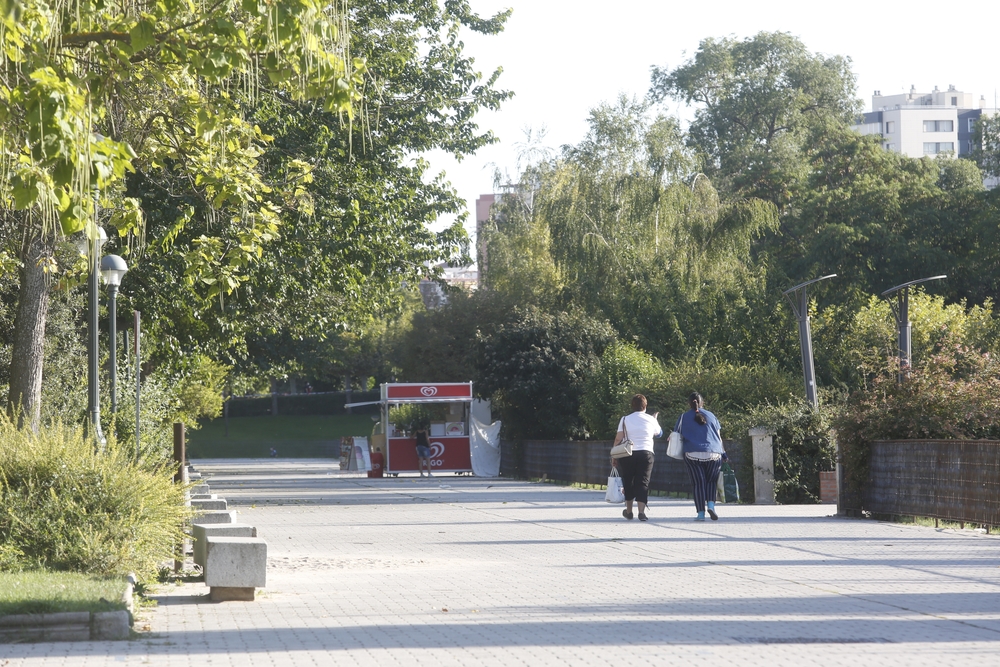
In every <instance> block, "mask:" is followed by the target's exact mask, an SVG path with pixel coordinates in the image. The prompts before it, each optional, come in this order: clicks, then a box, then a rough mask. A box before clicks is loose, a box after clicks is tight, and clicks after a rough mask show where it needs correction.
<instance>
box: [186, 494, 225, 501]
mask: <svg viewBox="0 0 1000 667" xmlns="http://www.w3.org/2000/svg"><path fill="white" fill-rule="evenodd" d="M218 499H219V496H217V495H215V494H214V493H192V494H191V500H218Z"/></svg>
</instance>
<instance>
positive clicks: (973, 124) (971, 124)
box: [969, 118, 976, 134]
mask: <svg viewBox="0 0 1000 667" xmlns="http://www.w3.org/2000/svg"><path fill="white" fill-rule="evenodd" d="M975 131H976V119H975V118H970V119H969V134H972V133H973V132H975Z"/></svg>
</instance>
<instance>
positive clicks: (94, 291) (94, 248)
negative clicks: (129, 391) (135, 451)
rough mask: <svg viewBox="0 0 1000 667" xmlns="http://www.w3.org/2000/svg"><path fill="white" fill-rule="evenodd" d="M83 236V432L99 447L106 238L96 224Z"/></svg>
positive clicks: (81, 247) (78, 247) (81, 249)
mask: <svg viewBox="0 0 1000 667" xmlns="http://www.w3.org/2000/svg"><path fill="white" fill-rule="evenodd" d="M83 233H84V236H83V237H82V238H80V239H79V240H78V242H77V249H78V250H80V254H82V255H86V257H87V264H88V269H87V287H88V290H87V291H88V311H89V312H88V317H87V320H88V331H87V334H88V338H89V341H88V345H87V431H88V435H91V436H93V438H94V439H95V440H96V441H97V442H98V443H99V444H100V445H104V443H105V442H106V441H105V439H104V434H103V433H101V391H100V384H99V382H100V363H101V359H100V351H99V350H98V346H97V343H98V337H97V334H98V316H99V315H100V312H99V311H100V305H99V302H98V281H99V280H100V278H101V276H100V274H99V273H98V271H97V269H98V266H99V265H100V257H101V248H103V247H104V244H105V242H107V240H108V235H107V234H106V233H105V232H104V229H103V228H102V227H98V226H97V225H96V224H92V225H88V226H87V229H86V230H84V232H83Z"/></svg>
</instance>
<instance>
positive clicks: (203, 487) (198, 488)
mask: <svg viewBox="0 0 1000 667" xmlns="http://www.w3.org/2000/svg"><path fill="white" fill-rule="evenodd" d="M211 492H212V489H210V488H208V484H195V485H194V486H192V487H191V495H192V496H196V495H199V494H202V493H211Z"/></svg>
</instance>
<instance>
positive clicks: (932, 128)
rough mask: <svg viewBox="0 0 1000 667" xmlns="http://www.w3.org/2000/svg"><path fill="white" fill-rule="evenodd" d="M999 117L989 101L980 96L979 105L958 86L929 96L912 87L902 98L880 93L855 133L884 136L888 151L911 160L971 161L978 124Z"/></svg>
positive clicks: (934, 91)
mask: <svg viewBox="0 0 1000 667" xmlns="http://www.w3.org/2000/svg"><path fill="white" fill-rule="evenodd" d="M995 113H996V109H994V108H987V107H986V98H985V97H983V96H980V98H979V102H978V104H976V103H974V101H973V95H972V93H966V92H963V91H960V90H957V89H956V88H955V86H949V87H948V90H945V91H941V90H938V88H937V86H935V87H934V90H933V91H931V92H929V93H919V92H917V89H916V86H912V87H911V88H910V92H909V93H900V94H898V95H882V93H881V91H878V90H876V91H875V94H874V95H872V110H871V111H869V112H867V113H865V114H863V116H862V118H860V119H859V121H860V122H859V123H858V124H857V125H855V126H854V129H855V130H856V131H858V132H860V133H861V134H877V135H880V136H881V137H882V147H883V148H884V149H885V150H887V151H892V152H894V153H901V154H903V155H906V156H908V157H914V158H920V157H923V156H925V155H928V156H931V157H934V156H937V155H940V154H950V155H953V156H958V157H967V156H968V155H969V154H970V153H971V152H972V151H973V150H974V149H975V146H974V145H973V138H972V133H973V130H974V129H975V125H976V121H978V120H979V118H980V117H982V116H983V115H984V114H995Z"/></svg>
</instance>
